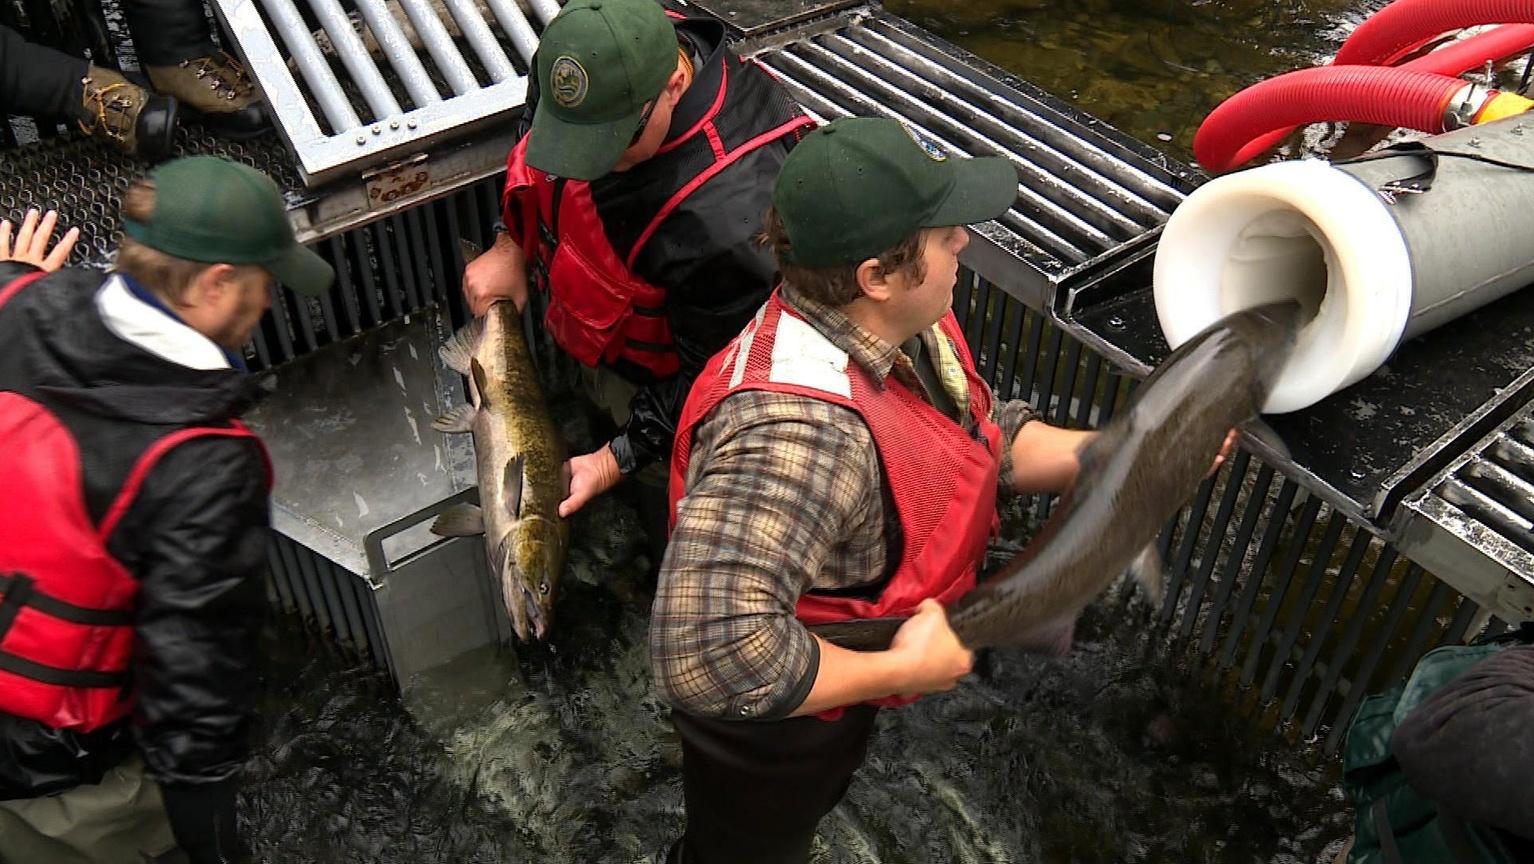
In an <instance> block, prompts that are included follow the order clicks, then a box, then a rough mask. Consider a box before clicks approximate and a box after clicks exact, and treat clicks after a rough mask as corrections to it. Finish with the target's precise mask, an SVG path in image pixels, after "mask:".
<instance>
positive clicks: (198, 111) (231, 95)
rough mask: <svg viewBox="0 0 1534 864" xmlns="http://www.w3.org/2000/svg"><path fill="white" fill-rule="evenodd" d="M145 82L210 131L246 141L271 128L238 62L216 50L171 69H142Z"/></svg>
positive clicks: (248, 74) (258, 99)
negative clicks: (175, 101) (211, 54)
mask: <svg viewBox="0 0 1534 864" xmlns="http://www.w3.org/2000/svg"><path fill="white" fill-rule="evenodd" d="M144 71H145V72H146V73H148V75H149V82H150V83H151V84H153V85H154V88H155V89H156V90H158V91H160V92H161V93H164V94H166V95H168V96H174V97H176V99H177V100H178V101H180V103H181V106H182V107H183V108H184V109H186V110H187V112H189V113H190V114H191V115H192V116H195V117H197V118H198V119H199V120H201V121H202V122H203V123H204V124H206V125H207V126H208V127H209V128H211V129H213V130H214V131H216V132H218V133H220V134H222V135H225V136H227V137H230V138H249V137H252V136H255V135H259V134H261V133H262V132H265V131H266V130H267V129H269V128H271V123H270V122H269V120H268V119H267V115H266V108H265V106H263V105H262V104H261V94H260V93H258V92H256V84H255V82H254V81H253V80H251V77H250V73H248V72H246V71H245V67H244V66H241V65H240V63H239V61H237V60H235V59H234V58H233V57H230V56H229V55H228V54H226V53H224V52H222V51H220V52H218V53H217V54H215V55H213V56H210V57H193V58H191V59H188V60H182V61H181V62H180V63H177V64H176V65H174V66H146V67H144Z"/></svg>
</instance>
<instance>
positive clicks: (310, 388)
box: [247, 309, 510, 686]
mask: <svg viewBox="0 0 1534 864" xmlns="http://www.w3.org/2000/svg"><path fill="white" fill-rule="evenodd" d="M448 332H449V328H448V327H447V326H445V324H444V321H443V320H442V318H441V316H440V315H439V314H438V313H437V312H436V310H435V309H427V310H425V311H420V312H416V313H413V314H410V315H406V316H404V317H401V318H399V319H396V320H394V321H392V322H390V323H388V324H385V325H384V326H382V327H379V328H376V329H374V330H370V331H368V332H366V333H363V334H361V335H358V336H354V337H352V338H350V339H347V340H344V341H342V342H338V343H336V344H334V345H331V346H329V347H327V348H325V349H323V350H321V351H317V352H314V353H311V354H308V355H306V356H304V357H302V358H300V359H297V360H294V361H293V362H291V363H288V364H285V365H283V366H282V367H280V368H278V369H277V370H275V371H274V372H273V373H271V377H272V378H273V379H274V383H275V392H273V393H272V394H271V395H270V396H269V397H268V398H267V399H266V400H264V401H263V402H262V403H261V404H260V405H259V406H258V407H257V409H256V410H254V411H253V412H251V413H250V415H249V416H248V418H247V419H248V421H249V423H250V425H251V427H252V428H253V429H255V430H256V431H258V432H259V433H260V434H261V436H262V438H263V439H264V440H265V441H266V442H267V446H268V448H269V449H270V451H271V455H272V462H273V467H274V469H275V473H276V478H277V481H276V487H275V488H274V489H273V492H272V527H273V528H274V529H275V531H276V533H277V534H278V535H280V537H279V539H278V540H277V542H276V543H275V545H274V547H273V554H272V564H273V567H272V574H271V576H272V580H271V585H270V592H271V593H272V594H273V595H274V599H276V600H278V601H279V602H280V603H282V604H283V605H284V606H286V607H287V608H289V609H292V610H295V611H297V612H299V613H300V614H302V615H303V616H304V618H305V619H306V620H307V621H308V622H309V623H310V624H311V626H315V627H317V628H320V629H323V630H327V631H330V632H331V633H333V635H334V636H335V637H336V638H337V639H338V640H339V641H341V642H343V643H345V644H347V645H350V646H351V647H353V648H354V649H356V650H357V651H358V652H359V653H363V654H369V653H370V654H372V655H373V656H374V657H375V659H376V660H377V661H379V662H380V665H386V666H387V668H388V669H389V670H390V671H391V672H392V673H393V674H394V676H395V678H396V680H398V681H399V683H400V684H401V686H403V685H404V684H405V683H406V682H408V681H409V680H410V678H411V676H413V675H415V674H416V673H418V672H421V671H422V670H425V669H429V668H431V667H433V666H437V665H440V664H442V663H445V662H447V661H449V660H451V659H453V658H455V657H457V656H459V655H461V654H463V653H465V652H467V651H469V650H472V649H474V648H478V647H481V646H483V645H486V644H496V643H498V642H500V641H503V640H505V639H507V638H508V637H509V636H510V628H509V626H508V625H507V623H506V621H505V616H504V615H503V614H502V613H501V608H502V604H501V600H500V597H499V596H498V595H499V591H498V589H497V586H496V584H495V580H492V579H491V578H490V576H489V574H488V573H487V568H486V565H485V555H484V545H483V543H482V542H481V541H480V540H479V539H478V538H454V539H450V540H444V539H442V538H439V537H437V536H435V535H433V534H431V533H430V532H429V531H428V530H427V529H428V528H429V526H430V525H431V522H432V520H433V518H435V516H436V515H437V514H438V513H440V512H441V511H442V510H444V509H446V508H447V507H449V506H451V505H452V504H455V503H457V502H459V501H462V500H468V499H472V498H473V497H474V489H473V485H474V482H475V477H474V454H473V447H472V445H471V444H470V443H469V442H468V441H467V440H466V438H465V436H447V435H442V434H440V433H438V432H435V431H433V430H432V429H431V426H430V424H431V421H432V419H433V418H435V417H436V416H438V415H440V414H442V413H444V412H445V411H446V409H447V408H448V407H451V406H452V405H455V404H460V403H461V402H462V399H463V396H462V394H461V392H460V390H461V388H460V384H459V377H458V375H457V374H456V373H452V372H451V371H449V370H446V369H445V368H444V367H443V366H442V364H441V362H440V360H439V359H438V357H437V346H438V345H440V344H441V343H442V341H443V340H444V339H445V338H446V336H447V334H448Z"/></svg>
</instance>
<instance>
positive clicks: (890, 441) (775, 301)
mask: <svg viewBox="0 0 1534 864" xmlns="http://www.w3.org/2000/svg"><path fill="white" fill-rule="evenodd" d="M941 326H942V330H943V332H944V333H945V334H946V335H947V336H948V338H949V339H951V340H952V341H953V344H954V345H955V346H960V347H961V350H959V351H957V352H956V353H957V354H958V355H959V359H960V362H961V363H962V365H963V367H964V374H965V377H966V378H967V379H968V381H969V393H970V405H969V411H970V414H971V416H972V417H973V419H974V421H975V430H974V432H968V431H966V430H965V429H964V428H963V427H962V426H960V425H959V424H958V423H955V422H954V421H952V420H950V419H949V418H948V417H946V416H944V414H943V413H942V412H941V411H939V410H938V409H936V408H934V407H933V406H932V405H930V404H929V403H928V402H927V401H926V400H924V399H922V398H921V396H919V395H917V394H916V393H913V392H912V391H911V390H909V389H908V388H906V387H905V386H904V385H903V384H901V383H900V382H899V381H897V380H895V379H894V378H893V377H890V378H887V379H886V381H885V386H884V387H882V388H881V387H879V385H878V384H877V383H875V382H874V381H873V379H872V378H870V377H869V375H868V373H867V371H866V370H864V369H863V368H862V367H860V366H859V365H858V364H856V363H854V362H851V361H850V360H849V359H848V358H847V355H846V353H845V352H842V351H841V350H840V349H838V348H836V347H835V346H834V345H832V344H831V342H830V341H829V340H828V339H826V338H825V336H823V335H821V334H820V333H819V332H818V331H816V330H815V329H814V328H813V327H811V326H810V325H809V324H808V323H806V322H805V321H804V320H803V319H802V318H800V317H799V316H798V315H797V314H796V313H795V312H794V311H793V310H792V309H791V308H789V307H788V305H787V304H785V303H784V302H783V299H782V297H781V295H780V294H779V293H778V292H774V293H773V295H772V297H771V299H769V300H768V302H767V304H766V305H765V306H764V307H763V308H762V312H761V313H759V314H758V316H757V318H756V319H755V320H754V321H752V322H751V323H750V324H748V325H747V326H746V329H745V330H744V331H742V332H741V334H740V335H739V336H737V337H736V338H735V341H734V342H732V343H730V345H729V346H728V347H727V348H725V350H724V351H721V352H720V353H719V354H717V355H715V356H714V358H713V359H711V360H710V361H709V363H708V365H707V366H706V367H704V369H703V372H702V374H701V375H699V376H698V380H697V382H696V383H695V384H694V385H693V389H692V392H691V393H690V394H689V395H688V397H687V404H686V405H685V406H684V407H683V409H682V418H681V421H680V423H679V424H678V428H677V436H676V445H675V451H674V454H673V458H672V460H671V488H670V498H671V519H672V522H673V524H674V523H675V520H676V507H677V504H678V502H679V501H680V500H681V499H682V497H683V495H684V494H685V491H686V490H685V488H684V485H685V482H686V477H687V465H688V462H689V460H690V457H691V450H692V439H693V430H694V429H695V428H696V427H697V425H698V424H699V423H701V422H703V420H704V418H706V417H707V416H708V415H709V413H710V412H711V411H713V409H714V407H715V406H717V405H718V404H719V403H720V402H721V401H723V400H724V399H725V398H726V397H728V396H730V395H731V394H733V393H738V392H741V391H743V390H770V391H773V392H779V393H796V394H799V395H802V396H809V397H811V398H815V399H821V400H824V401H827V402H831V403H833V404H836V405H842V406H844V407H846V408H849V409H851V410H853V411H856V412H857V413H858V414H859V415H860V416H861V417H862V418H863V422H864V423H866V424H867V425H868V429H869V431H870V432H871V433H872V434H873V439H874V444H875V447H876V449H877V450H878V452H879V461H880V464H881V465H882V466H883V468H884V476H885V478H886V481H887V482H888V483H889V486H890V492H891V494H892V495H893V498H894V501H895V502H896V504H897V511H898V515H899V519H900V526H901V529H902V537H903V543H904V545H903V548H902V549H901V555H900V561H899V563H898V565H897V566H896V567H895V570H894V573H893V574H892V575H891V576H890V578H889V580H888V582H887V583H886V584H885V585H884V587H883V589H882V591H881V592H880V594H879V596H878V597H877V598H876V599H873V600H863V599H857V598H853V597H844V596H830V595H822V594H817V593H815V592H814V591H813V590H812V591H810V592H809V593H806V594H804V595H802V596H801V597H800V598H799V602H798V605H797V606H796V608H795V614H796V615H797V616H798V618H799V619H800V620H801V621H803V622H804V623H806V624H820V623H825V622H830V621H843V620H848V619H853V618H877V617H883V616H906V615H911V614H913V613H914V612H915V611H916V607H917V606H918V605H920V603H921V601H922V600H924V599H926V598H928V597H932V598H935V599H936V600H938V601H939V602H941V603H943V604H945V605H947V604H949V603H952V602H953V601H954V600H956V599H958V598H959V597H960V596H962V595H963V594H964V593H966V592H968V591H969V590H970V589H971V588H973V587H974V586H975V571H976V570H977V568H978V567H979V565H980V563H981V561H982V559H983V558H984V556H985V546H986V541H987V540H988V539H989V538H990V536H991V535H992V534H993V533H994V531H995V529H996V526H997V518H996V482H997V474H998V472H999V470H1000V464H1001V447H1002V442H1001V429H1000V428H999V427H998V426H997V425H996V424H995V423H994V422H992V420H991V417H990V414H991V394H990V389H989V388H988V387H986V386H985V384H984V382H983V381H982V380H981V379H980V376H979V375H978V374H977V373H976V372H975V367H974V363H973V361H972V360H971V358H970V356H969V352H968V351H967V350H962V346H963V345H964V337H963V332H962V330H960V328H959V324H958V322H957V321H956V320H955V319H954V317H953V314H952V313H951V312H950V313H949V314H947V315H946V316H944V318H943V320H942V322H941ZM909 701H911V700H910V699H902V698H899V697H891V698H889V699H883V700H879V701H877V702H876V703H875V704H879V705H902V704H906V703H907V702H909ZM828 713H831V714H836V713H839V710H838V711H835V712H828ZM822 716H825V715H822Z"/></svg>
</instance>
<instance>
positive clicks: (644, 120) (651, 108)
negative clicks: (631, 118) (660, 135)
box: [629, 99, 660, 147]
mask: <svg viewBox="0 0 1534 864" xmlns="http://www.w3.org/2000/svg"><path fill="white" fill-rule="evenodd" d="M658 101H660V100H658V99H651V100H650V103H649V104H648V105H646V106H645V109H644V113H643V114H640V115H639V128H638V129H635V130H634V137H632V138H630V139H629V146H630V147H633V146H634V145H635V144H638V143H639V139H640V138H641V137H643V136H644V130H645V127H646V126H649V125H650V115H651V114H654V113H655V103H656V102H658Z"/></svg>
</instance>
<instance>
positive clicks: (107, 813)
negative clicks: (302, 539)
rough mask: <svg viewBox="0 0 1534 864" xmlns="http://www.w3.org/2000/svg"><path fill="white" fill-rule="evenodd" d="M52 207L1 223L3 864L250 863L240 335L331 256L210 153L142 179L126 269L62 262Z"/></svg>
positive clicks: (326, 278) (257, 482)
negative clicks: (243, 804)
mask: <svg viewBox="0 0 1534 864" xmlns="http://www.w3.org/2000/svg"><path fill="white" fill-rule="evenodd" d="M54 221H55V220H54V216H53V214H51V213H50V214H48V215H47V216H46V217H44V218H42V219H39V218H38V214H37V213H36V212H35V211H34V212H32V213H29V214H28V215H27V217H26V219H25V220H24V221H23V222H22V223H21V225H20V226H19V230H17V226H13V225H12V224H11V223H10V222H0V344H3V345H5V350H4V351H3V352H0V477H4V478H5V494H4V495H3V496H0V861H7V862H10V861H15V862H23V861H25V862H44V861H46V862H49V864H74V862H94V864H102V862H108V864H111V862H123V864H128V862H132V864H140V862H142V861H145V860H152V861H153V860H190V861H192V862H194V864H211V862H229V861H236V860H240V859H241V858H242V854H241V851H240V844H239V842H238V841H239V837H238V831H237V827H238V826H237V822H236V820H235V796H236V792H237V790H238V780H239V771H240V767H241V765H242V763H243V762H244V760H245V756H246V736H247V732H248V731H249V728H250V725H251V720H252V714H253V711H254V708H255V699H256V675H255V665H256V651H257V645H256V638H257V634H258V632H259V629H260V626H261V622H262V619H263V614H264V610H265V608H266V602H265V597H264V591H263V588H262V571H263V570H264V567H265V560H266V559H265V555H266V543H267V510H268V498H267V490H268V487H269V485H270V467H269V465H268V463H267V459H266V453H265V450H264V449H263V448H262V446H261V443H260V441H259V440H258V439H257V438H256V437H255V435H253V434H252V433H251V432H250V430H249V429H247V428H246V427H245V426H244V425H242V424H241V423H240V422H239V420H238V419H237V417H238V415H239V414H240V413H241V411H242V410H244V409H245V408H246V407H248V406H249V405H250V404H251V403H252V402H253V401H254V399H255V397H256V395H257V392H258V390H257V388H256V387H255V386H254V383H253V381H252V379H251V377H250V376H249V375H247V374H246V373H245V372H244V369H243V363H242V361H241V355H240V353H239V352H240V348H241V346H243V345H244V344H245V343H246V342H247V341H248V340H249V338H250V336H251V333H252V331H253V330H254V329H255V327H256V326H257V323H258V322H259V321H260V319H261V315H262V313H263V312H265V310H266V309H267V307H268V306H270V305H271V299H272V292H273V290H275V282H276V281H281V282H283V283H284V284H286V285H288V286H289V287H290V288H293V289H295V290H298V291H301V292H304V293H311V294H313V293H321V292H324V291H325V290H327V289H328V287H329V285H330V283H331V279H332V272H331V269H330V266H329V265H328V264H326V263H325V261H323V260H322V259H320V258H319V257H318V256H316V255H315V254H314V253H312V252H310V251H309V250H307V249H305V248H303V247H302V246H300V245H298V243H297V242H296V241H295V240H294V236H293V229H292V227H291V225H290V224H289V222H288V219H287V214H286V212H285V208H284V206H283V201H282V196H281V195H280V194H279V193H278V190H277V187H276V185H275V184H274V183H273V182H272V181H271V180H270V179H268V178H267V177H266V175H264V174H262V173H260V172H259V171H256V170H254V169H252V168H247V167H245V166H243V165H237V164H235V163H232V162H228V161H225V160H223V159H218V158H213V157H195V158H190V159H178V160H175V161H172V162H167V163H165V164H164V165H162V166H160V167H159V168H158V169H156V170H155V171H154V173H153V174H151V175H150V176H149V177H148V178H147V179H146V180H141V181H139V182H138V183H136V184H134V185H133V186H132V187H130V188H129V189H128V190H127V192H126V193H125V194H124V195H123V203H122V221H123V226H124V234H125V236H124V238H123V240H122V244H121V246H120V247H119V249H118V251H117V257H116V260H115V263H114V267H113V269H112V271H111V272H109V273H105V274H103V273H100V272H97V271H94V270H86V269H60V267H61V266H62V264H63V263H64V259H65V258H66V257H67V256H68V254H69V247H70V246H71V245H72V244H73V242H74V239H75V234H74V232H70V233H69V234H67V235H65V237H64V239H63V240H62V241H61V243H60V244H58V245H57V246H55V247H54V248H53V249H52V250H50V249H49V248H48V247H49V237H50V236H51V234H52V232H53V228H54ZM178 846H179V847H180V850H181V851H180V853H175V854H178V855H180V856H184V857H175V858H164V859H162V858H161V857H160V856H165V855H168V854H172V850H173V849H174V848H175V847H178Z"/></svg>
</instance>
